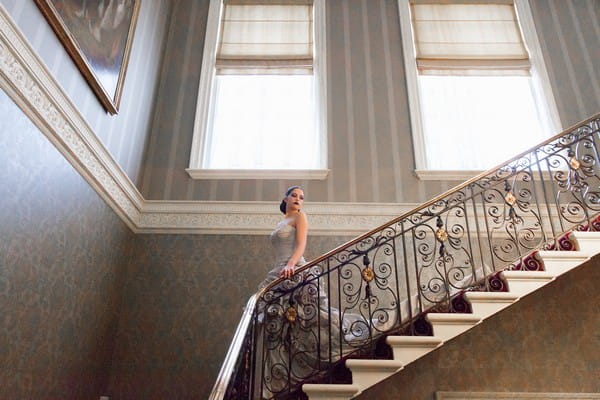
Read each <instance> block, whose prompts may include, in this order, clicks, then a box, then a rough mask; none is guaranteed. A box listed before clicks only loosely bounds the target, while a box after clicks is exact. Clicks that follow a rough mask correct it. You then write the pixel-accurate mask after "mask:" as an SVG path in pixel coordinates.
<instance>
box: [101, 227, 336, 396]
mask: <svg viewBox="0 0 600 400" xmlns="http://www.w3.org/2000/svg"><path fill="white" fill-rule="evenodd" d="M344 241H345V240H344V238H334V237H327V238H315V237H311V238H309V241H308V244H307V249H308V250H307V258H311V257H313V258H314V257H317V256H318V255H320V254H322V253H324V252H325V251H327V250H330V249H331V248H333V247H335V246H337V245H340V244H342V243H343V242H344ZM273 262H274V260H273V252H272V249H271V245H270V242H269V240H268V237H267V236H264V237H261V236H242V235H219V236H217V235H137V236H136V237H135V241H134V246H133V253H132V262H131V264H130V265H129V268H128V270H127V276H126V283H125V287H126V290H125V295H124V301H123V307H122V310H121V314H120V319H119V321H120V322H119V331H118V334H117V337H116V342H117V347H116V349H115V355H114V359H113V364H112V374H111V380H110V386H109V391H108V393H109V395H110V396H111V399H112V400H119V399H146V400H149V399H206V398H208V395H209V394H210V391H211V389H212V386H213V385H214V382H215V380H216V377H217V374H218V372H219V369H220V368H221V364H222V362H223V359H224V358H225V354H226V352H227V349H228V348H229V344H230V342H231V339H232V337H233V333H234V330H235V327H236V326H237V324H238V322H239V319H240V317H241V315H242V309H243V307H244V306H245V304H246V302H247V301H248V299H249V298H250V296H251V295H252V294H253V293H255V292H256V290H257V286H258V284H259V283H260V282H261V281H262V280H263V279H264V277H265V276H266V274H267V272H268V271H269V270H270V269H271V268H272V263H273Z"/></svg>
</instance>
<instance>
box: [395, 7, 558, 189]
mask: <svg viewBox="0 0 600 400" xmlns="http://www.w3.org/2000/svg"><path fill="white" fill-rule="evenodd" d="M516 3H520V4H521V9H520V10H517V8H516V7H515V3H514V2H513V1H512V0H490V1H486V0H470V1H466V0H462V1H443V2H442V1H435V0H399V5H400V13H401V19H402V22H403V24H405V25H406V24H408V26H409V27H408V29H407V27H406V26H403V34H404V35H405V36H408V38H406V37H405V38H403V39H404V46H405V49H404V50H405V58H408V59H409V60H405V62H407V73H408V72H409V70H412V71H410V72H411V73H412V74H413V80H412V82H413V87H412V93H409V95H411V115H412V117H413V120H414V121H413V135H414V136H415V153H416V159H417V173H418V174H419V175H420V176H421V177H424V178H428V177H429V178H431V177H433V178H434V179H444V178H448V177H450V176H453V175H458V177H459V178H466V177H468V176H469V174H466V175H465V176H463V177H460V173H461V171H471V173H472V171H478V170H485V169H488V168H491V167H493V166H495V165H497V164H499V163H501V162H503V161H505V160H507V159H509V158H511V157H513V156H515V155H517V154H518V153H519V152H521V151H524V150H526V149H528V148H529V147H531V146H534V145H535V144H537V143H539V142H541V141H542V140H543V139H545V138H547V137H549V136H551V135H553V134H555V133H558V129H559V126H557V125H558V124H557V117H556V111H555V109H556V107H555V105H554V101H553V98H552V94H551V92H550V88H549V84H547V74H546V73H545V69H544V68H543V62H542V63H540V61H541V60H540V58H541V52H539V49H538V48H537V47H538V46H536V44H537V36H535V30H534V29H532V28H533V24H532V22H531V20H530V19H531V15H530V11H529V9H528V3H527V0H516ZM517 11H521V12H519V13H518V12H517ZM524 20H527V21H526V23H528V27H529V28H530V30H531V31H532V32H530V33H529V39H530V42H531V43H529V42H527V41H526V40H525V39H524V35H523V33H522V29H521V28H522V27H521V25H520V22H523V21H524ZM532 49H533V50H534V52H535V54H533V56H532V54H531V53H532ZM534 61H535V62H534ZM409 78H410V77H409ZM544 82H545V85H544ZM429 171H451V173H450V174H444V173H443V172H442V173H433V174H431V173H430V172H429Z"/></svg>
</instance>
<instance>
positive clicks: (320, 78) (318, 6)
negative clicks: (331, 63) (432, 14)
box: [313, 0, 329, 179]
mask: <svg viewBox="0 0 600 400" xmlns="http://www.w3.org/2000/svg"><path fill="white" fill-rule="evenodd" d="M313 8H314V29H315V33H314V34H315V58H314V61H313V71H314V74H315V78H316V81H317V82H316V93H315V96H316V99H315V100H316V101H317V102H318V103H317V104H318V108H317V112H318V115H317V124H318V129H319V132H320V133H321V143H320V146H319V147H320V150H321V165H322V166H328V165H329V160H328V159H327V154H328V151H327V146H328V144H327V138H328V136H329V135H328V131H327V121H328V120H327V104H328V103H327V23H326V22H327V21H326V16H327V10H326V7H325V0H315V1H314V2H313ZM323 179H325V178H323Z"/></svg>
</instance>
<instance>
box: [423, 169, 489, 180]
mask: <svg viewBox="0 0 600 400" xmlns="http://www.w3.org/2000/svg"><path fill="white" fill-rule="evenodd" d="M482 172H483V171H466V170H465V171H462V170H459V171H444V170H427V169H417V170H415V173H416V174H417V178H419V179H420V180H422V181H466V180H469V179H471V178H473V177H474V176H477V175H479V174H480V173H482Z"/></svg>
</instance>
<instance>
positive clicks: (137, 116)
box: [0, 0, 171, 182]
mask: <svg viewBox="0 0 600 400" xmlns="http://www.w3.org/2000/svg"><path fill="white" fill-rule="evenodd" d="M0 6H3V7H4V8H5V9H6V10H7V11H8V13H9V14H10V16H11V17H12V18H13V19H14V21H15V22H16V24H17V26H19V28H20V29H21V30H22V31H23V34H24V35H25V37H26V38H27V39H28V40H29V42H30V44H31V45H32V47H33V48H34V49H35V50H36V52H37V53H38V55H39V56H40V58H41V59H42V60H43V62H44V63H45V64H46V66H47V67H48V69H49V71H50V72H51V73H52V75H53V76H54V77H55V78H56V80H57V81H58V82H59V83H60V85H61V86H62V88H63V89H64V90H65V92H66V93H67V95H68V96H69V98H70V99H71V100H72V101H73V103H74V104H75V105H76V107H77V108H78V110H79V111H80V112H81V114H82V115H83V117H84V118H85V120H86V121H87V123H88V124H89V125H90V127H91V128H92V130H93V131H94V132H95V133H96V135H97V136H98V137H99V138H100V140H101V141H102V143H103V144H104V145H105V146H106V148H107V149H108V150H109V152H110V153H111V155H112V156H113V158H114V159H115V160H116V161H117V163H118V164H119V165H120V166H121V168H123V170H124V171H125V172H126V173H127V175H128V176H129V178H130V179H131V180H132V181H133V182H137V181H138V179H139V176H140V173H141V165H142V158H143V155H144V150H145V147H146V142H147V140H148V139H147V138H148V132H149V130H150V125H151V123H152V118H153V115H154V114H153V107H154V103H155V101H154V98H155V93H156V90H157V89H156V86H157V84H156V82H157V81H158V77H159V74H160V72H161V71H160V65H161V61H162V56H163V51H164V43H165V38H166V35H167V25H168V19H169V15H170V10H171V1H168V0H151V1H142V2H141V7H140V13H139V16H138V22H137V26H136V32H135V35H134V41H133V46H132V50H131V55H130V59H129V66H128V69H127V76H126V79H125V82H124V86H123V95H122V98H121V105H120V110H119V113H118V114H117V115H110V114H108V113H107V112H106V111H105V110H104V108H103V107H102V105H101V104H100V102H99V101H98V100H97V98H96V96H95V95H94V93H93V92H92V91H91V89H90V87H89V85H88V84H87V82H86V80H85V79H84V78H83V75H81V73H80V72H79V70H78V69H77V66H76V65H75V64H74V63H73V61H72V60H71V58H70V57H69V55H68V53H67V52H66V51H65V49H64V47H63V45H62V44H61V42H60V41H59V40H58V38H57V36H56V35H55V34H54V31H53V30H52V28H51V27H50V25H48V23H47V22H46V20H45V19H44V16H43V15H42V14H41V12H40V11H39V9H38V8H37V6H36V5H35V3H34V2H33V0H27V1H25V0H0Z"/></svg>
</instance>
